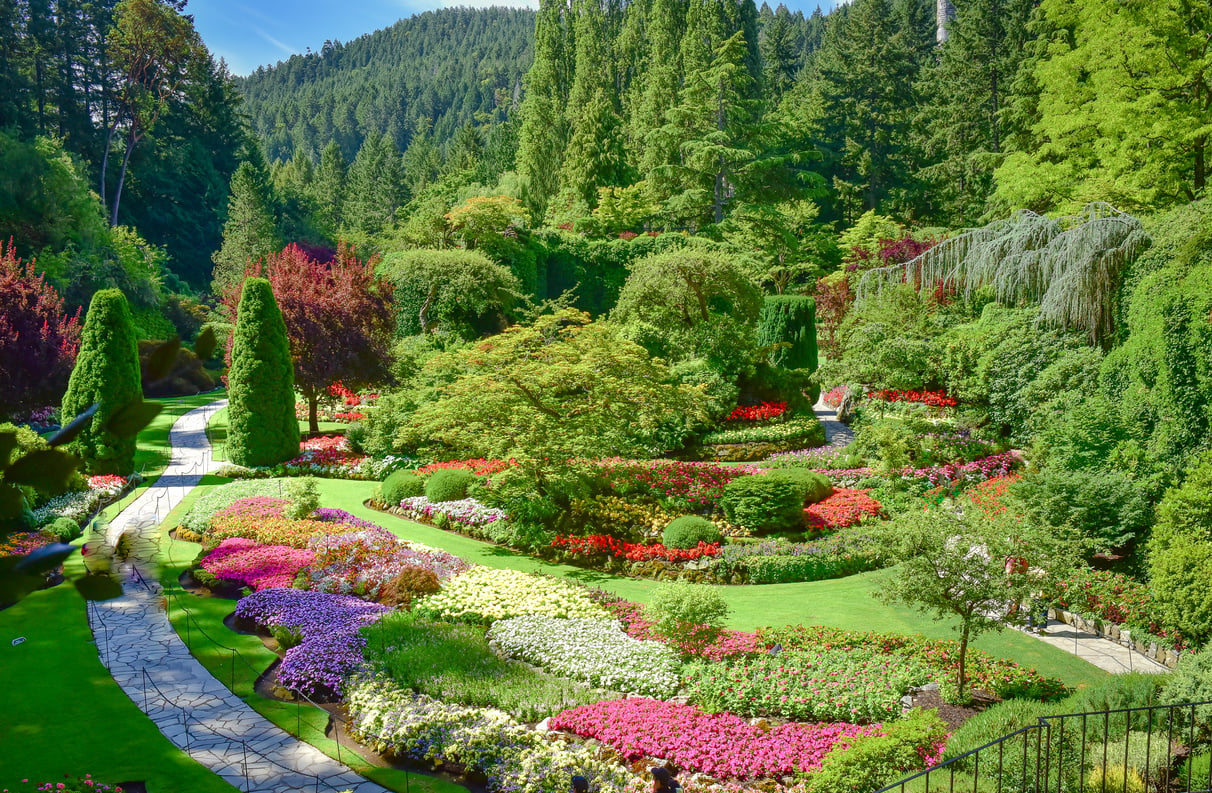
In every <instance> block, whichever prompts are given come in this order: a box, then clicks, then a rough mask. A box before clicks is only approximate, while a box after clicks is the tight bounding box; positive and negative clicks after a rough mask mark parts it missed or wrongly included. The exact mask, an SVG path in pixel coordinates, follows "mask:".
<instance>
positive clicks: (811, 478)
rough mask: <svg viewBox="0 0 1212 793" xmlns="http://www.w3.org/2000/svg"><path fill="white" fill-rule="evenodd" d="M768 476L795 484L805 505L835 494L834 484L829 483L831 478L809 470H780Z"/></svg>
mask: <svg viewBox="0 0 1212 793" xmlns="http://www.w3.org/2000/svg"><path fill="white" fill-rule="evenodd" d="M766 475H767V476H769V477H771V478H773V479H781V480H784V481H787V482H791V483H792V484H794V485H795V486H796V487H797V488H798V489H799V493H800V495H801V496H802V500H803V503H805V504H815V503H816V502H818V501H821V500H823V499H826V498H828V497H829V496H830V495H832V494H833V483H832V482H830V481H829V477H827V476H824V475H822V474H818V473H815V472H813V471H809V470H808V469H807V468H779V469H778V470H775V471H771V472H770V473H768V474H766Z"/></svg>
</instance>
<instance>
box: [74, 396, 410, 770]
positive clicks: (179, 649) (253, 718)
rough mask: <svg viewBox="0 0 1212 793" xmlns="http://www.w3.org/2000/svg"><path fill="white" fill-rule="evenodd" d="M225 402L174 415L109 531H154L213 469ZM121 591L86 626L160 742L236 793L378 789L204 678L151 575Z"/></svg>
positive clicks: (131, 576) (95, 609)
mask: <svg viewBox="0 0 1212 793" xmlns="http://www.w3.org/2000/svg"><path fill="white" fill-rule="evenodd" d="M226 404H227V403H226V400H223V401H218V402H212V403H211V404H209V405H206V406H205V407H201V408H198V409H196V410H192V411H190V412H189V413H186V414H185V415H184V416H182V417H181V418H180V419H178V420H177V422H176V424H174V425H173V428H172V432H171V434H170V440H171V442H172V448H173V453H172V460H171V462H170V464H169V466H168V468H167V469H166V470H165V472H164V474H163V475H162V476H161V477H160V478H159V479H158V480H156V482H155V483H154V484H153V485H152V486H151V487H150V488H148V490H147V491H145V492H144V493H143V494H142V495H141V496H140V497H139V498H138V499H136V500H135V501H134V502H133V503H132V504H131V505H130V506H129V507H127V508H126V509H125V510H123V512H122V513H121V514H120V515H119V516H118V517H117V518H116V519H115V520H114V522H113V523H112V524H111V527H110V532H111V537H116V536H117V535H119V534H121V533H122V532H123V531H124V530H128V529H134V530H136V531H140V533H143V532H147V533H150V532H152V531H156V530H158V528H159V525H160V521H161V520H162V519H163V518H164V517H165V516H167V515H168V513H169V511H171V510H172V508H173V507H175V506H176V505H178V504H179V503H181V500H182V499H183V498H184V497H185V495H186V494H187V493H188V492H189V491H190V489H191V488H193V487H194V485H196V484H198V482H199V481H200V480H201V478H202V475H203V473H205V472H206V471H208V470H210V469H211V468H212V467H214V463H213V460H212V459H211V457H210V447H209V444H208V443H207V440H206V422H207V419H209V418H210V415H211V414H212V413H214V412H215V411H216V410H219V409H220V408H222V407H224V406H225V405H226ZM123 588H124V589H125V591H126V594H125V595H124V596H122V597H120V598H117V599H115V600H108V601H102V602H94V603H90V604H89V608H88V617H89V623H90V625H91V626H92V629H93V635H94V636H95V637H96V640H97V649H98V652H99V654H100V655H101V659H102V662H103V663H104V664H105V665H106V666H107V667H108V668H109V671H110V673H111V674H112V675H113V677H114V680H115V681H117V683H118V685H119V686H121V687H122V690H123V691H125V692H126V694H127V696H129V697H130V698H131V700H132V701H133V702H134V703H135V704H136V705H138V706H139V707H140V708H141V709H142V710H143V711H144V712H145V713H146V714H147V715H148V716H149V717H150V718H151V720H152V721H153V722H154V723H155V724H156V726H157V727H158V728H159V729H160V731H161V732H162V733H164V735H165V737H166V738H168V739H169V740H170V741H172V742H173V743H174V744H176V745H177V746H178V747H179V748H181V749H182V750H183V751H185V752H186V753H187V754H188V755H190V756H191V757H192V758H194V759H195V760H197V761H198V762H199V763H201V764H202V765H204V766H206V767H207V768H209V769H210V770H212V771H214V772H215V773H216V774H218V775H219V776H221V777H223V779H224V780H226V781H227V782H228V783H230V784H231V785H233V786H234V787H237V788H239V789H240V790H242V791H246V793H286V792H287V791H298V792H299V793H302V792H303V791H315V793H321V792H323V793H330V792H332V791H343V790H353V791H356V793H387V790H386V789H385V788H383V787H381V786H379V785H377V784H375V783H373V782H369V781H367V780H366V779H364V778H363V777H361V776H358V775H357V774H355V773H353V772H352V771H350V770H349V769H348V768H347V767H345V766H344V765H342V764H340V763H338V762H337V761H335V760H333V759H332V758H330V757H328V756H327V755H325V754H324V753H323V752H321V751H320V750H319V749H316V748H315V747H314V746H311V745H310V744H307V743H304V742H302V741H299V740H297V739H295V738H294V737H292V736H291V735H290V734H288V733H287V732H285V731H284V730H281V729H279V728H278V727H276V726H275V725H273V724H272V723H270V722H269V721H268V720H267V719H265V718H264V717H263V716H261V715H260V714H259V713H257V712H256V711H254V710H253V709H252V708H250V707H249V706H248V705H247V704H246V703H245V702H244V701H243V700H241V699H240V698H239V697H237V696H235V695H234V694H232V693H231V691H229V690H228V689H227V687H226V686H224V685H223V684H222V683H220V682H219V681H218V680H216V679H215V678H214V677H212V676H211V674H210V673H209V672H207V671H206V669H205V668H204V667H203V666H202V665H201V664H200V663H198V661H197V660H196V659H195V658H194V657H193V655H192V654H191V653H190V652H189V649H188V648H187V647H186V646H185V643H184V642H182V641H181V638H180V637H179V636H178V635H177V634H176V632H175V631H174V630H173V628H172V625H171V624H170V623H169V621H168V617H167V616H166V615H165V613H164V602H163V599H162V593H161V590H160V587H159V584H158V583H156V581H155V580H154V577H153V576H146V575H140V574H139V571H138V570H137V569H130V570H128V582H127V583H126V584H125V585H124V587H123Z"/></svg>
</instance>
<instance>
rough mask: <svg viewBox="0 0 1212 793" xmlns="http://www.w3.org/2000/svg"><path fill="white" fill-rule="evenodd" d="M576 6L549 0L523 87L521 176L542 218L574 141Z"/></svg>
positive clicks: (541, 10) (542, 12)
mask: <svg viewBox="0 0 1212 793" xmlns="http://www.w3.org/2000/svg"><path fill="white" fill-rule="evenodd" d="M570 17H571V9H570V8H569V4H568V2H567V0H544V2H543V3H541V4H540V7H539V16H538V20H537V21H536V24H535V33H534V63H533V65H531V67H530V71H528V72H527V73H526V79H525V81H524V82H523V86H524V87H525V89H526V98H525V99H524V100H523V102H522V106H521V108H520V111H521V115H522V128H521V130H520V132H519V134H518V159H517V169H518V176H520V177H521V178H522V180H523V182H524V183H525V184H526V186H527V190H528V203H529V204H530V206H531V208H532V209H533V210H535V214H536V216H542V214H543V212H544V211H545V210H546V208H547V203H548V202H549V201H550V200H551V199H552V198H553V197H554V196H555V194H556V193H557V192H558V190H559V180H558V177H559V174H560V164H561V162H562V160H563V156H564V150H565V148H566V143H567V140H568V122H567V119H566V117H565V115H564V111H565V105H566V104H567V102H568V92H569V90H570V89H571V87H572V70H573V64H574V58H575V51H574V49H573V43H572V27H573V25H574V24H575V20H573V19H570Z"/></svg>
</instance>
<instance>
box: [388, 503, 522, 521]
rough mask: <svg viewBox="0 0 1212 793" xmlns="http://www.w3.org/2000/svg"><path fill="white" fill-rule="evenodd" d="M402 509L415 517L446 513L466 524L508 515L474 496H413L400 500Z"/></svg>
mask: <svg viewBox="0 0 1212 793" xmlns="http://www.w3.org/2000/svg"><path fill="white" fill-rule="evenodd" d="M400 509H402V510H404V511H405V512H407V513H410V514H412V515H413V516H414V517H418V518H424V519H425V520H433V517H434V516H435V515H445V516H446V517H448V518H450V519H451V520H452V521H454V522H455V523H462V524H463V525H464V526H483V525H485V524H488V523H496V522H497V521H498V520H505V519H506V518H507V517H509V516H508V515H506V514H505V513H504V512H502V511H501V510H499V509H493V508H492V507H488V506H485V505H483V504H481V503H480V502H479V501H476V500H475V499H474V498H463V499H459V500H458V501H430V500H429V499H427V498H426V497H425V496H413V497H411V498H406V499H404V500H403V501H401V502H400Z"/></svg>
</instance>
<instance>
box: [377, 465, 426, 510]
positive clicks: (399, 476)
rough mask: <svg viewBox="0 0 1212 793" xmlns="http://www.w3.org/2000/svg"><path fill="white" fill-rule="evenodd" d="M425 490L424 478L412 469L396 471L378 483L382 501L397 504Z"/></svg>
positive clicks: (392, 504)
mask: <svg viewBox="0 0 1212 793" xmlns="http://www.w3.org/2000/svg"><path fill="white" fill-rule="evenodd" d="M424 492H425V480H424V479H422V478H421V477H419V476H417V475H416V474H414V473H413V472H412V471H396V472H395V473H393V474H391V475H389V476H388V477H387V478H386V479H384V480H383V484H381V485H379V495H380V497H381V498H382V499H383V503H385V504H390V505H391V506H393V507H395V506H399V504H400V502H401V501H403V500H404V499H406V498H415V497H417V496H419V495H422V494H423V493H424Z"/></svg>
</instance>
